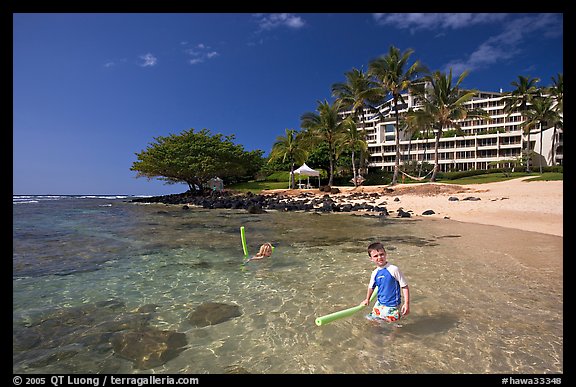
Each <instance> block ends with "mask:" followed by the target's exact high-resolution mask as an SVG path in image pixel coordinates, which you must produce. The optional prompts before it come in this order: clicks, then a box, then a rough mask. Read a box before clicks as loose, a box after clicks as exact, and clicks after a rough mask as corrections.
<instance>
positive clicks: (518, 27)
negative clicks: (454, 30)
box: [444, 14, 562, 74]
mask: <svg viewBox="0 0 576 387" xmlns="http://www.w3.org/2000/svg"><path fill="white" fill-rule="evenodd" d="M501 25H502V27H503V30H502V31H501V32H500V33H499V34H497V35H493V36H491V37H490V38H488V39H487V40H486V41H485V42H483V43H481V44H480V45H479V46H478V47H477V48H476V49H475V50H474V51H473V52H472V53H471V54H470V55H469V56H468V57H467V58H464V59H462V60H458V61H454V62H451V63H448V64H446V66H444V71H448V69H449V68H452V70H453V73H455V74H459V73H461V72H462V71H464V70H470V71H472V70H475V69H478V68H484V67H488V66H489V65H491V64H493V63H498V62H502V61H506V60H508V59H511V58H513V57H514V56H515V55H518V53H519V52H520V51H521V50H522V44H523V43H524V41H525V40H526V39H530V37H529V36H528V35H529V34H532V33H534V32H537V33H540V34H542V35H543V36H546V35H555V34H558V33H561V31H562V21H561V20H560V19H559V18H558V15H554V14H535V15H532V14H530V15H526V16H522V17H519V18H516V19H512V20H510V21H507V22H506V23H502V24H501Z"/></svg>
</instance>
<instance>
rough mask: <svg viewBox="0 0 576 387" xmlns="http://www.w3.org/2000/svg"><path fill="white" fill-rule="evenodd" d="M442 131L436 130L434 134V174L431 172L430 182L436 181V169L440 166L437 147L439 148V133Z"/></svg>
mask: <svg viewBox="0 0 576 387" xmlns="http://www.w3.org/2000/svg"><path fill="white" fill-rule="evenodd" d="M441 132H442V129H438V131H437V132H436V141H435V142H434V172H432V177H431V178H430V182H434V181H436V175H437V174H438V169H439V168H438V167H439V166H440V164H439V162H438V147H439V146H440V133H441Z"/></svg>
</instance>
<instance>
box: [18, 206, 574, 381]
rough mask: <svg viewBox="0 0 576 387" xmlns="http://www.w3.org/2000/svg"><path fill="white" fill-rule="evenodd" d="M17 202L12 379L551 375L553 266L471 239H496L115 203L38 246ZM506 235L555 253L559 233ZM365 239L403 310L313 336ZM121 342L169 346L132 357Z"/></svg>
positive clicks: (355, 277)
mask: <svg viewBox="0 0 576 387" xmlns="http://www.w3.org/2000/svg"><path fill="white" fill-rule="evenodd" d="M17 207H18V208H15V213H14V219H15V231H14V233H15V234H14V235H15V236H14V245H15V248H14V282H13V286H14V291H13V296H14V303H13V310H14V321H13V331H14V344H13V349H14V355H13V370H14V372H16V373H18V372H36V373H72V372H78V373H81V372H86V373H94V372H105V373H150V372H154V373H257V374H258V373H559V372H562V371H563V360H562V358H563V314H562V303H563V298H562V268H561V264H560V265H557V266H558V267H554V266H553V265H552V266H548V268H547V269H537V270H536V269H534V268H533V267H528V266H526V265H524V264H522V262H520V261H518V260H516V259H515V257H514V254H513V252H512V253H511V252H510V251H508V250H506V248H504V247H503V245H498V244H490V243H484V242H482V241H484V240H490V237H489V233H490V232H492V233H501V232H502V230H505V229H498V228H490V227H487V226H477V225H466V224H461V223H456V222H451V221H445V222H438V221H430V220H398V219H381V218H377V217H368V216H359V215H349V214H322V215H318V214H313V213H289V214H287V213H278V212H269V213H267V214H259V215H250V214H247V213H245V212H244V211H230V210H211V211H208V210H204V209H190V210H183V209H181V208H180V207H178V206H173V207H168V206H156V205H134V204H128V203H122V202H120V201H117V202H114V203H113V205H112V206H110V207H95V208H94V209H93V212H92V213H91V215H90V217H89V218H86V216H85V215H86V214H85V212H86V211H87V210H90V208H89V209H83V211H84V212H83V215H79V214H72V215H70V213H68V216H67V217H65V216H63V215H62V216H61V217H60V218H57V219H56V221H54V220H51V221H50V222H51V223H50V224H51V225H52V228H53V231H51V236H50V237H49V240H48V244H45V243H44V242H45V240H42V239H41V238H40V239H38V240H36V241H35V239H34V238H35V237H37V236H38V235H45V234H46V233H45V232H44V231H43V230H42V225H43V223H42V222H43V220H42V219H40V218H38V216H39V215H37V214H36V215H35V218H34V217H32V218H30V217H27V219H30V220H29V222H35V225H34V228H35V229H36V231H37V232H36V233H35V232H34V230H33V229H32V226H30V225H29V224H27V223H26V222H25V221H24V220H22V219H21V218H19V216H22V215H23V214H21V213H19V212H18V211H31V210H29V209H22V207H24V205H20V206H17ZM69 211H70V212H73V211H72V210H69ZM29 215H30V214H29ZM16 219H18V221H16ZM449 222H451V223H449ZM54 225H55V226H54ZM28 226H30V227H28ZM240 226H245V228H246V235H247V240H248V249H249V251H250V252H251V253H252V254H254V253H256V251H257V249H258V246H259V245H260V244H261V243H263V242H266V241H270V242H272V243H273V244H274V246H275V247H276V248H275V251H274V254H273V256H272V258H270V259H265V260H262V261H252V262H249V263H247V264H246V265H243V264H242V261H243V259H242V258H243V254H242V247H241V244H240V233H239V228H240ZM54 228H55V229H54ZM495 230H496V231H495ZM21 233H22V234H23V233H26V235H25V236H22V235H21ZM58 233H60V234H58ZM482 233H484V234H486V235H483V234H482ZM514 238H525V239H526V245H527V246H528V247H529V246H530V243H534V244H537V245H538V246H548V248H552V250H550V251H551V252H552V253H555V254H561V253H562V238H558V237H553V236H545V235H543V234H534V233H520V232H515V234H514ZM375 240H381V241H383V242H384V243H385V245H386V246H387V249H388V253H389V254H388V255H389V260H390V261H391V262H392V263H394V264H396V265H398V266H399V267H400V268H401V269H402V271H403V272H404V274H405V276H406V277H407V279H408V281H409V284H410V288H411V297H412V305H411V314H410V315H409V316H407V317H406V318H405V319H403V320H401V321H400V323H401V324H399V325H400V326H395V325H394V324H375V323H373V322H371V321H369V320H367V319H366V318H365V315H366V313H367V312H368V309H365V310H364V311H360V312H358V313H357V314H355V315H353V316H351V317H348V318H345V319H342V320H337V321H334V322H332V323H330V324H327V325H324V326H321V327H318V326H316V325H315V323H314V321H315V319H316V317H318V316H321V315H325V314H328V313H331V312H334V311H337V310H341V309H345V308H349V307H351V306H354V305H357V304H359V303H360V302H361V301H362V299H363V298H364V296H365V292H366V286H367V283H368V279H369V275H370V272H371V270H372V264H371V262H370V261H369V259H368V255H367V252H366V247H367V246H368V244H369V243H370V242H372V241H375ZM42 246H44V247H42ZM30 249H32V250H30ZM31 251H32V252H31ZM548 253H550V252H548ZM555 260H556V261H561V257H555ZM38 262H41V264H38ZM84 266H85V267H89V268H91V270H82V267H84ZM62 274H66V275H62ZM200 305H232V306H237V308H235V309H234V310H235V312H234V314H233V315H231V316H230V318H228V319H226V320H225V321H223V322H220V323H217V324H214V325H207V326H197V325H198V324H196V325H195V324H193V323H191V322H190V319H189V316H190V315H191V313H192V312H193V311H194V310H197V309H200V310H202V308H199V306H200ZM236 311H238V312H236ZM166 332H173V333H166ZM135 333H136V334H137V335H136V336H134V334H135ZM180 333H183V334H184V335H185V336H174V335H175V334H180ZM134 337H139V338H140V340H142V342H143V340H144V339H143V337H144V338H146V340H149V342H150V343H151V344H150V346H152V345H156V346H160V347H161V346H162V345H165V346H166V347H170V345H173V348H172V349H171V350H170V351H166V352H164V353H162V354H161V355H160V354H159V355H158V359H157V362H152V363H150V362H148V363H142V361H140V360H135V359H137V358H138V356H141V354H140V352H139V351H141V350H142V348H141V347H142V346H143V344H142V345H141V346H140V347H138V346H137V345H134V340H136V339H134ZM175 337H177V339H176V338H175ZM122 340H131V341H132V342H130V345H131V347H126V346H124V347H123V348H130V349H131V352H130V353H124V354H123V355H124V356H120V353H119V352H120V350H119V349H118V348H115V347H114V345H118V343H125V341H122ZM122 345H124V344H122ZM147 350H148V349H147ZM162 356H164V357H162ZM147 367H148V368H147Z"/></svg>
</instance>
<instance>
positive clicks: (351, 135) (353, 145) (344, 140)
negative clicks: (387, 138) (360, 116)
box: [338, 117, 368, 187]
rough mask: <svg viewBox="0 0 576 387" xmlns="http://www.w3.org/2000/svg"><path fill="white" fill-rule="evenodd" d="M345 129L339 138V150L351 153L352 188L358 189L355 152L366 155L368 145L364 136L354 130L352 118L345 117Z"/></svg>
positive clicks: (354, 124) (354, 125)
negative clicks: (357, 150) (349, 150)
mask: <svg viewBox="0 0 576 387" xmlns="http://www.w3.org/2000/svg"><path fill="white" fill-rule="evenodd" d="M343 124H344V126H345V128H346V129H347V130H346V131H345V132H344V133H343V135H342V136H341V138H340V141H341V145H342V147H338V148H340V150H343V149H345V148H349V149H351V152H352V174H353V175H354V187H358V180H357V177H358V174H357V173H356V160H355V151H356V149H360V151H361V154H366V152H367V151H368V143H367V142H366V140H365V139H364V138H363V137H364V136H363V135H361V133H360V132H359V131H358V129H357V128H356V123H355V122H354V120H353V118H352V117H347V118H346V119H345V120H344V122H343Z"/></svg>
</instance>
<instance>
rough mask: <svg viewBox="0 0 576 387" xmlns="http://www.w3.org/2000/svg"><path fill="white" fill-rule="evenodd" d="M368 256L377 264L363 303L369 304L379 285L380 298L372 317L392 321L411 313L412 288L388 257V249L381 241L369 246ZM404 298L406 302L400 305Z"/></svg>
mask: <svg viewBox="0 0 576 387" xmlns="http://www.w3.org/2000/svg"><path fill="white" fill-rule="evenodd" d="M368 256H369V257H370V260H371V261H372V262H374V263H375V264H376V269H374V271H373V272H372V275H371V276H370V283H369V284H368V292H367V293H366V299H365V300H364V301H362V305H368V303H369V302H370V297H371V296H372V293H373V292H374V288H375V287H376V286H378V300H377V301H376V304H374V308H373V309H372V317H373V318H378V319H382V320H384V321H388V322H392V321H396V320H399V319H400V318H401V317H402V316H406V315H407V314H408V313H410V289H409V288H408V282H407V281H406V278H404V275H403V274H402V272H401V271H400V269H398V267H397V266H395V265H392V264H390V263H389V262H388V260H387V259H386V250H385V249H384V245H383V244H382V243H381V242H374V243H372V244H370V246H368ZM402 298H404V303H403V304H402V306H401V308H400V310H398V308H399V307H400V304H401V301H402Z"/></svg>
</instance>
